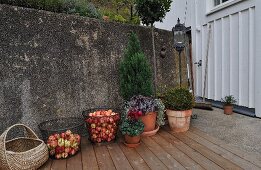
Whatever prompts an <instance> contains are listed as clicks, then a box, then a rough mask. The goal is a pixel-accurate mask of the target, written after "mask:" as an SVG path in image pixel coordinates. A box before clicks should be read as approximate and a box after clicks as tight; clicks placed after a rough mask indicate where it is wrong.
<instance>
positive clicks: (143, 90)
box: [120, 32, 153, 101]
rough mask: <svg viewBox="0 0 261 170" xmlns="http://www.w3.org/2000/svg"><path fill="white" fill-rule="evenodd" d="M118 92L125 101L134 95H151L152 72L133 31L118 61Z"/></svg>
mask: <svg viewBox="0 0 261 170" xmlns="http://www.w3.org/2000/svg"><path fill="white" fill-rule="evenodd" d="M120 92H121V96H122V97H123V99H124V100H125V101H128V100H130V98H132V97H133V96H135V95H144V96H152V95H153V88H152V72H151V68H150V64H149V62H148V61H147V59H146V57H145V55H144V53H143V52H142V50H141V47H140V42H139V40H138V37H137V35H136V34H135V33H133V32H132V33H131V34H130V37H129V42H128V46H127V48H126V50H125V53H124V56H123V60H122V61H121V63H120Z"/></svg>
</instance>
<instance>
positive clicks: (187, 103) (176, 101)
mask: <svg viewBox="0 0 261 170" xmlns="http://www.w3.org/2000/svg"><path fill="white" fill-rule="evenodd" d="M162 100H163V103H164V104H165V106H166V108H167V109H170V110H177V111H179V110H190V109H192V108H193V106H194V98H193V95H192V94H191V93H190V92H189V90H188V89H186V88H172V89H169V90H167V91H166V92H165V93H164V94H163V95H162Z"/></svg>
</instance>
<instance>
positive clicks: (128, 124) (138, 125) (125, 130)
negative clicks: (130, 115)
mask: <svg viewBox="0 0 261 170" xmlns="http://www.w3.org/2000/svg"><path fill="white" fill-rule="evenodd" d="M120 129H121V132H122V134H123V135H125V134H127V135H129V136H138V135H140V134H141V133H142V132H143V130H144V124H143V122H142V121H141V120H140V119H138V120H135V119H126V120H125V121H123V122H122V124H121V126H120Z"/></svg>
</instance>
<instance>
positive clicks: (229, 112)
mask: <svg viewBox="0 0 261 170" xmlns="http://www.w3.org/2000/svg"><path fill="white" fill-rule="evenodd" d="M224 114H226V115H232V114H233V105H224Z"/></svg>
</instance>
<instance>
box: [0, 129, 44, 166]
mask: <svg viewBox="0 0 261 170" xmlns="http://www.w3.org/2000/svg"><path fill="white" fill-rule="evenodd" d="M14 127H23V128H25V130H26V132H27V135H25V136H26V137H19V138H15V139H12V140H8V141H6V139H7V135H8V132H9V131H10V130H11V129H13V128H14ZM48 157H49V154H48V148H47V146H46V144H45V143H44V141H42V140H41V139H39V138H38V137H37V135H36V134H35V133H34V132H33V131H32V130H31V129H30V128H29V127H27V126H25V125H23V124H15V125H13V126H11V127H9V128H8V129H7V130H6V131H4V133H3V134H2V135H1V136H0V169H1V170H34V169H38V168H39V167H41V166H42V165H43V164H44V163H45V162H46V161H47V160H48Z"/></svg>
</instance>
